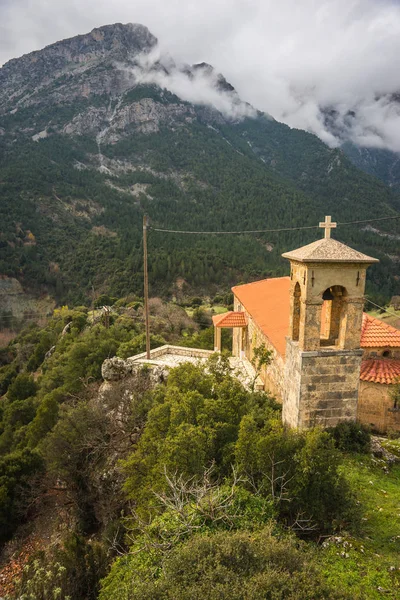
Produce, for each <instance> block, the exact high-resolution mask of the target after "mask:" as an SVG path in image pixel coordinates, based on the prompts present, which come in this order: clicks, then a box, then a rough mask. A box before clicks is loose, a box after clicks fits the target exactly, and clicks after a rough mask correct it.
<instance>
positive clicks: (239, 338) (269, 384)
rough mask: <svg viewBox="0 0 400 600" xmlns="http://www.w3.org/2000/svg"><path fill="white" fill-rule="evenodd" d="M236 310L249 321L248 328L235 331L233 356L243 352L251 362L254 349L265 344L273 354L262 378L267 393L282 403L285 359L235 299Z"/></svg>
mask: <svg viewBox="0 0 400 600" xmlns="http://www.w3.org/2000/svg"><path fill="white" fill-rule="evenodd" d="M234 310H235V311H243V312H244V313H245V315H246V319H247V327H246V328H245V329H243V330H242V329H239V328H238V327H235V328H234V329H233V340H232V354H233V356H238V357H240V354H241V351H243V353H244V356H245V357H246V358H247V359H248V361H249V362H251V360H252V358H253V354H254V348H256V347H258V346H261V344H265V346H266V348H267V349H268V350H270V351H271V352H272V360H271V363H270V364H269V365H267V366H266V367H263V368H262V370H261V373H260V377H261V379H262V381H263V382H264V389H265V391H267V392H269V393H270V394H272V395H273V396H275V398H276V399H277V400H278V401H279V402H282V397H283V378H284V375H283V374H284V369H285V359H284V357H283V356H281V355H280V354H279V352H277V350H276V349H275V347H274V346H273V345H272V344H271V342H270V341H269V339H268V337H267V336H266V335H265V334H264V333H263V332H262V331H261V329H260V328H259V327H258V325H257V324H256V323H255V322H254V320H253V319H252V317H251V315H250V314H249V313H248V312H247V311H246V309H245V308H244V306H242V305H240V303H239V301H238V299H237V298H236V297H234Z"/></svg>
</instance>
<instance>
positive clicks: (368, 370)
mask: <svg viewBox="0 0 400 600" xmlns="http://www.w3.org/2000/svg"><path fill="white" fill-rule="evenodd" d="M360 379H362V381H371V382H373V383H386V384H390V383H397V381H399V382H400V360H395V359H388V358H385V359H383V358H381V359H374V358H371V359H368V360H363V361H362V363H361V373H360Z"/></svg>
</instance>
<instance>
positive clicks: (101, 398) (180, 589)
mask: <svg viewBox="0 0 400 600" xmlns="http://www.w3.org/2000/svg"><path fill="white" fill-rule="evenodd" d="M194 304H197V301H196V302H194ZM193 317H194V319H191V318H189V317H188V315H187V313H186V312H185V310H183V308H181V307H179V306H177V305H176V304H165V303H163V302H161V301H160V300H158V301H157V302H156V301H154V300H153V302H152V304H151V328H152V331H153V332H154V334H153V336H152V345H153V346H157V345H160V344H163V343H164V342H165V341H168V342H172V343H175V344H177V343H179V344H185V345H194V346H196V347H211V346H212V344H213V338H212V330H211V329H207V328H204V327H205V325H204V322H205V321H204V317H205V315H204V313H203V315H202V317H201V318H199V317H200V313H199V312H197V313H194V314H193ZM199 323H200V327H203V329H201V330H199ZM210 333H211V335H209V334H210ZM143 348H144V336H143V308H142V305H141V302H140V301H139V300H138V299H135V298H125V299H120V300H118V301H117V302H115V304H114V307H113V309H112V312H111V314H110V315H109V317H108V319H107V321H106V320H104V318H102V316H101V314H100V313H99V312H98V311H97V312H95V313H94V315H93V314H92V312H91V311H90V312H88V311H87V309H85V308H84V307H82V308H77V309H74V310H70V309H68V308H66V307H65V308H63V309H60V310H56V311H55V313H54V316H53V318H52V319H51V320H50V321H49V323H48V324H47V325H46V327H44V328H39V327H37V326H32V325H31V326H30V327H28V328H26V329H25V330H24V331H23V332H21V333H20V334H19V336H18V337H17V338H16V339H15V340H13V341H12V342H11V344H10V345H9V346H8V347H7V348H6V349H4V350H3V351H1V353H0V359H1V363H2V366H1V367H0V394H1V396H2V397H1V404H0V406H1V412H0V595H1V596H2V597H4V598H6V599H7V600H17V599H18V600H22V599H24V600H39V599H40V600H54V598H58V599H59V600H68V599H70V600H71V599H72V598H74V599H76V600H78V599H79V600H98V599H100V600H139V599H140V600H144V599H146V600H155V599H158V598H159V599H160V600H161V599H162V600H165V599H171V600H172V599H174V600H176V599H177V598H180V599H181V600H193V599H194V598H198V599H199V600H200V599H202V598H208V599H210V600H214V599H215V600H220V599H221V598H222V599H225V600H228V599H229V600H244V599H246V598H259V599H260V600H261V599H264V598H269V597H273V598H277V599H278V600H284V599H285V600H302V599H303V598H320V599H321V600H322V599H324V600H334V599H337V600H339V599H341V600H344V599H346V600H347V599H348V600H350V598H351V599H352V600H354V599H358V600H371V599H379V598H380V597H381V595H382V594H383V593H384V594H385V597H387V598H390V599H393V600H394V599H395V598H397V597H398V593H399V590H400V579H399V574H400V570H399V565H398V555H399V540H400V530H399V522H398V519H397V516H396V515H397V510H398V506H397V504H398V497H399V492H400V489H399V475H400V473H399V465H398V464H396V463H395V461H396V457H395V455H394V454H390V453H388V450H390V451H391V452H392V453H398V454H400V447H399V444H398V441H397V442H396V441H386V442H384V443H385V444H386V448H387V450H385V448H383V447H382V446H381V445H380V443H379V442H377V441H376V440H375V441H374V447H375V449H376V448H378V451H377V452H376V454H377V455H378V456H380V458H376V457H374V456H372V455H371V447H370V435H369V433H368V432H366V431H365V430H363V429H362V428H360V427H359V426H358V425H355V424H342V425H341V426H338V427H337V428H336V429H334V430H332V431H330V432H322V431H320V430H317V429H316V430H311V431H307V432H297V431H293V430H289V429H286V428H285V427H283V425H282V423H281V412H280V407H279V405H278V404H277V403H276V402H275V401H274V399H273V398H271V397H270V396H269V395H268V394H264V393H254V392H251V391H249V390H248V389H245V388H244V387H242V385H241V384H240V383H239V382H238V380H237V379H236V378H235V377H234V374H233V373H232V371H231V369H230V367H229V363H228V361H227V360H226V358H225V357H224V356H222V357H221V356H220V355H212V357H211V358H210V360H209V362H208V364H205V365H204V364H203V365H195V364H189V363H186V364H183V365H181V366H179V367H177V368H175V369H172V370H171V371H170V373H169V375H168V376H167V377H164V381H162V382H157V380H155V379H154V377H152V375H151V370H149V368H147V367H146V366H144V367H142V368H140V369H138V370H136V371H133V372H132V373H131V374H125V376H122V377H119V378H114V379H110V380H107V381H106V382H102V378H101V366H102V363H103V361H104V360H105V359H106V358H108V357H110V356H114V355H115V354H116V355H117V356H119V357H122V358H126V357H127V356H130V355H132V354H135V353H137V352H140V351H141V350H143ZM378 557H379V560H378V559H377V558H378ZM339 580H340V585H338V581H339Z"/></svg>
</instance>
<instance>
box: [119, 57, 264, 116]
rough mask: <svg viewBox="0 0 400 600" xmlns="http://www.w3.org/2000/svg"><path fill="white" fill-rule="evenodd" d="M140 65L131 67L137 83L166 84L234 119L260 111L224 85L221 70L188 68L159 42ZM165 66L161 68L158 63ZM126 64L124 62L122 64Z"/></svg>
mask: <svg viewBox="0 0 400 600" xmlns="http://www.w3.org/2000/svg"><path fill="white" fill-rule="evenodd" d="M137 62H138V63H139V64H138V66H137V67H135V68H133V69H130V70H129V72H130V74H131V75H132V77H133V79H134V81H135V82H136V83H137V84H155V85H158V86H159V87H161V88H163V89H164V88H165V89H167V90H169V91H170V92H172V93H173V94H175V95H176V96H178V97H179V98H181V99H182V100H184V101H186V102H191V103H192V104H198V105H204V106H211V107H214V108H216V109H217V110H219V111H220V112H221V113H222V114H224V115H225V116H227V117H230V118H233V119H240V118H243V117H253V116H255V114H256V111H255V110H254V109H253V108H252V107H251V106H250V105H249V104H246V103H244V102H242V101H241V100H240V98H239V97H238V95H237V93H236V92H232V91H229V90H224V89H221V87H220V86H219V80H218V73H217V72H216V71H215V70H211V69H207V68H198V69H194V70H191V72H190V74H189V73H188V71H187V67H188V66H187V65H186V68H185V65H176V64H175V62H174V61H173V60H172V59H171V58H170V57H169V55H163V54H162V52H161V50H160V48H159V47H158V46H157V47H156V48H155V49H154V50H152V51H151V52H150V53H147V54H143V55H142V56H140V57H138V58H137ZM158 63H160V64H163V63H164V65H165V69H160V68H157V64H158ZM118 66H119V67H120V68H122V66H121V65H118Z"/></svg>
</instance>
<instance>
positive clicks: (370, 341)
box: [361, 313, 400, 348]
mask: <svg viewBox="0 0 400 600" xmlns="http://www.w3.org/2000/svg"><path fill="white" fill-rule="evenodd" d="M361 346H362V347H363V348H376V347H378V348H382V347H389V348H400V330H399V329H396V328H395V327H392V326H391V325H388V324H387V323H384V322H383V321H380V320H379V319H376V318H375V317H370V316H369V315H367V314H366V313H364V315H363V324H362V333H361Z"/></svg>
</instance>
